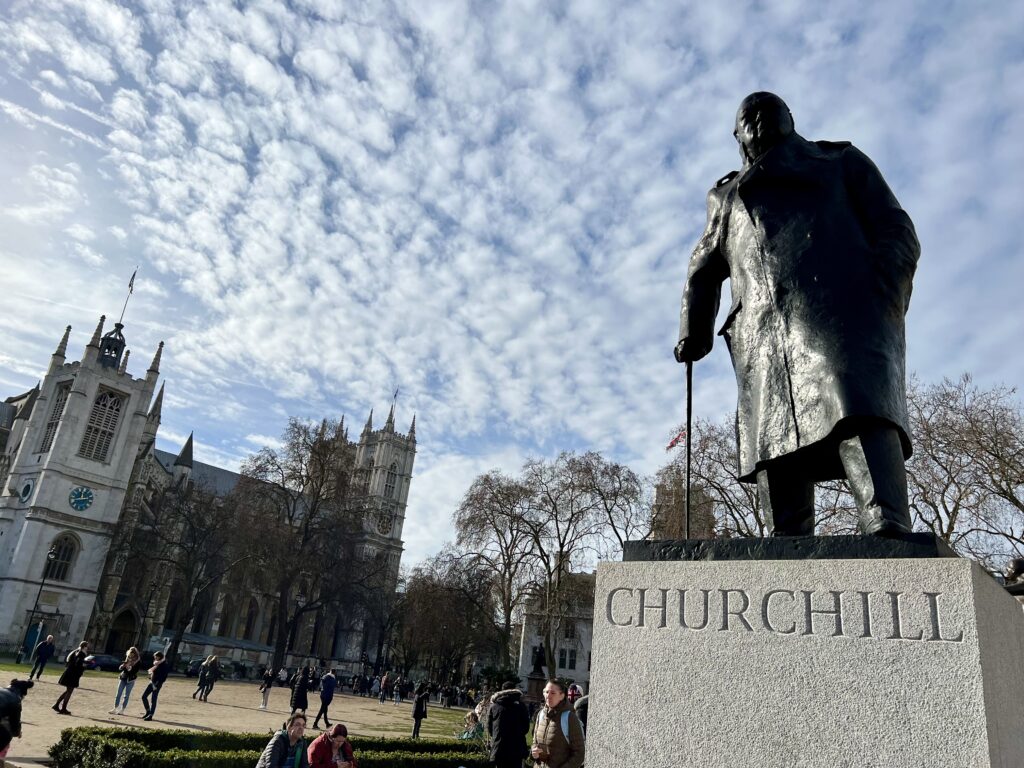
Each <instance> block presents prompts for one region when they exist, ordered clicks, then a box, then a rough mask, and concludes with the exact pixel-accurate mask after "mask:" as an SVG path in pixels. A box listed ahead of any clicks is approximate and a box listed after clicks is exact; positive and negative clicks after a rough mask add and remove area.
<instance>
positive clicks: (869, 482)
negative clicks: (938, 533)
mask: <svg viewBox="0 0 1024 768" xmlns="http://www.w3.org/2000/svg"><path fill="white" fill-rule="evenodd" d="M839 458H840V459H841V460H842V462H843V468H844V469H845V470H846V477H847V479H848V480H849V481H850V490H851V491H853V498H854V501H856V502H857V509H858V511H859V512H860V529H861V531H862V532H863V533H868V534H876V535H879V536H890V535H899V534H901V533H909V532H910V529H911V523H910V506H909V504H908V503H907V469H906V467H905V466H904V465H903V447H902V446H901V445H900V436H899V433H898V432H897V431H896V429H895V428H894V427H890V426H887V425H879V426H876V427H868V428H867V429H865V430H863V431H861V432H860V434H858V435H856V436H854V437H851V438H850V439H849V440H843V441H842V442H841V443H840V444H839Z"/></svg>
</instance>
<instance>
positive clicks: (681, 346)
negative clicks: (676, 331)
mask: <svg viewBox="0 0 1024 768" xmlns="http://www.w3.org/2000/svg"><path fill="white" fill-rule="evenodd" d="M710 351H711V347H710V346H709V345H703V344H698V343H697V342H696V340H695V339H692V338H685V339H680V340H679V343H678V344H676V348H675V350H674V354H675V356H676V362H677V363H694V362H696V361H698V360H700V359H701V358H702V357H704V356H705V355H706V354H707V353H708V352H710Z"/></svg>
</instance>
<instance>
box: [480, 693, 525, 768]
mask: <svg viewBox="0 0 1024 768" xmlns="http://www.w3.org/2000/svg"><path fill="white" fill-rule="evenodd" d="M529 730H530V712H529V710H528V709H527V708H526V704H524V703H523V692H522V691H520V690H519V687H518V684H517V683H516V681H515V680H508V681H507V682H506V683H505V684H504V685H503V686H502V689H501V690H500V691H498V692H497V693H495V694H494V695H493V696H491V706H490V707H489V708H488V710H487V733H488V735H489V736H490V737H491V760H492V761H493V762H494V765H495V767H496V768H522V765H523V760H524V759H525V758H526V756H527V754H529V751H530V748H529V746H528V745H527V743H526V734H527V733H528V732H529Z"/></svg>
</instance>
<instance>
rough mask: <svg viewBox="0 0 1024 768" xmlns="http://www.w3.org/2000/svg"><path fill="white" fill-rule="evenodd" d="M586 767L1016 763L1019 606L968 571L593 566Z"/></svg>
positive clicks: (943, 564) (909, 566) (972, 567)
mask: <svg viewBox="0 0 1024 768" xmlns="http://www.w3.org/2000/svg"><path fill="white" fill-rule="evenodd" d="M595 601H596V602H595V607H594V649H593V667H592V674H591V690H590V692H591V697H590V712H589V722H588V726H587V758H586V764H587V768H621V766H644V768H670V767H671V768H676V766H681V765H682V766H701V768H737V767H738V766H758V768H796V767H797V766H799V767H801V768H804V767H807V768H810V767H812V766H814V767H817V766H821V767H822V768H824V767H825V766H827V767H828V768H855V767H856V768H890V767H891V768H915V767H917V766H920V767H921V768H924V767H925V766H927V767H928V768H938V767H940V766H948V768H990V767H993V766H998V768H1020V767H1021V766H1024V717H1022V715H1021V713H1022V711H1024V705H1022V704H1021V697H1022V695H1024V612H1022V610H1021V606H1020V605H1019V604H1018V603H1017V602H1016V601H1015V600H1014V599H1013V598H1012V597H1010V596H1009V595H1008V594H1006V592H1005V591H1004V590H1003V589H1002V588H1001V587H1000V586H999V585H998V584H997V583H996V582H995V581H994V580H993V579H992V578H991V577H989V576H988V575H987V574H986V573H985V572H984V571H983V570H982V569H981V568H980V567H979V566H978V565H976V564H975V563H973V562H971V561H968V560H960V559H952V558H949V559H946V558H941V559H891V560H777V561H773V562H757V561H731V562H721V561H712V562H627V563H609V564H604V565H601V566H600V567H599V568H598V578H597V590H596V597H595Z"/></svg>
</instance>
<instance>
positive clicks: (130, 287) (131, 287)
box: [128, 267, 139, 296]
mask: <svg viewBox="0 0 1024 768" xmlns="http://www.w3.org/2000/svg"><path fill="white" fill-rule="evenodd" d="M138 271H139V268H138V267H136V268H135V272H132V278H131V280H129V281H128V295H129V296H131V294H132V291H133V290H134V289H135V275H136V274H137V273H138Z"/></svg>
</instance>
